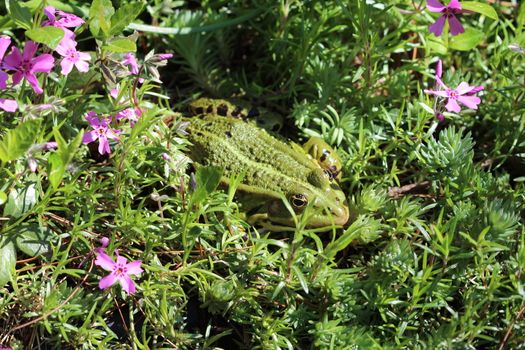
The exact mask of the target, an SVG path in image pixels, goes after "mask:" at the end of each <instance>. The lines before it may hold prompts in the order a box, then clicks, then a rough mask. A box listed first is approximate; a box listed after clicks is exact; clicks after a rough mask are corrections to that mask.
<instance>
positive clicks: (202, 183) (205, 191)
mask: <svg viewBox="0 0 525 350" xmlns="http://www.w3.org/2000/svg"><path fill="white" fill-rule="evenodd" d="M196 178H197V188H196V189H195V192H193V195H192V201H193V203H198V202H200V201H201V200H203V199H204V198H206V196H207V195H209V194H210V193H212V192H213V191H214V190H215V189H216V188H217V186H218V185H219V183H220V182H221V178H222V169H221V168H219V167H214V166H205V167H200V168H198V169H197V174H196Z"/></svg>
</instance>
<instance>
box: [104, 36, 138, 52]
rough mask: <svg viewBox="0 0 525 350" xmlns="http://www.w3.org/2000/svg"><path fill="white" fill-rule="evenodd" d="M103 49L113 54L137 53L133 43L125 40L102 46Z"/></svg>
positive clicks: (117, 40) (113, 41)
mask: <svg viewBox="0 0 525 350" xmlns="http://www.w3.org/2000/svg"><path fill="white" fill-rule="evenodd" d="M104 48H105V49H106V50H109V51H111V52H114V53H126V52H135V51H137V45H135V42H134V41H133V40H131V39H127V38H123V39H116V40H112V41H111V42H109V43H108V44H107V45H104Z"/></svg>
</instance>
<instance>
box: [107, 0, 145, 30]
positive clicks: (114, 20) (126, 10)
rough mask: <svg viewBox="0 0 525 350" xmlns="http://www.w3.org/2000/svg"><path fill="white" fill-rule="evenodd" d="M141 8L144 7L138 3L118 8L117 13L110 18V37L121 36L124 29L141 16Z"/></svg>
mask: <svg viewBox="0 0 525 350" xmlns="http://www.w3.org/2000/svg"><path fill="white" fill-rule="evenodd" d="M143 8H144V5H143V4H142V3H139V2H134V3H130V4H125V5H123V6H122V7H120V8H119V9H118V10H117V12H115V15H114V16H113V17H111V30H110V31H109V33H110V34H111V35H118V34H121V33H122V32H123V31H124V29H126V27H127V26H128V25H129V24H130V23H131V22H132V21H133V20H134V19H135V18H137V17H138V16H139V15H140V14H141V12H142V9H143Z"/></svg>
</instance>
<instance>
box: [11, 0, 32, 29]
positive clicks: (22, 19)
mask: <svg viewBox="0 0 525 350" xmlns="http://www.w3.org/2000/svg"><path fill="white" fill-rule="evenodd" d="M19 3H20V1H16V0H6V2H5V5H6V7H7V12H8V13H9V15H10V16H11V18H12V19H13V20H14V21H15V23H16V24H17V25H18V26H19V27H21V28H23V29H31V25H32V23H33V18H32V16H31V11H30V10H29V9H28V8H27V7H25V6H20V5H19Z"/></svg>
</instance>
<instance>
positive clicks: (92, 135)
mask: <svg viewBox="0 0 525 350" xmlns="http://www.w3.org/2000/svg"><path fill="white" fill-rule="evenodd" d="M96 139H98V135H97V133H96V132H95V130H91V131H89V132H86V133H85V134H84V136H83V137H82V143H83V144H86V143H91V142H93V141H95V140H96Z"/></svg>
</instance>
